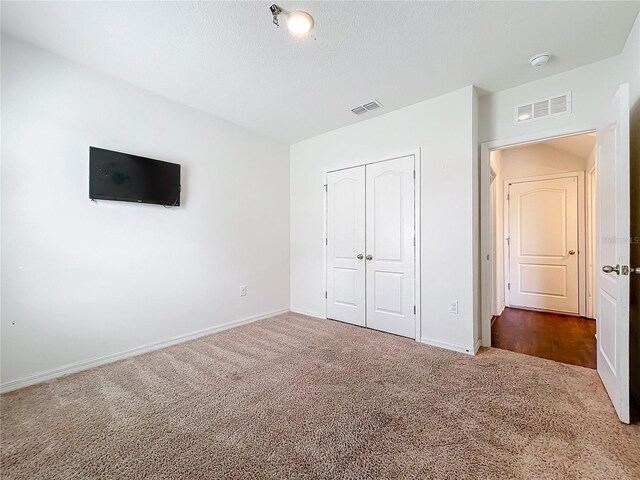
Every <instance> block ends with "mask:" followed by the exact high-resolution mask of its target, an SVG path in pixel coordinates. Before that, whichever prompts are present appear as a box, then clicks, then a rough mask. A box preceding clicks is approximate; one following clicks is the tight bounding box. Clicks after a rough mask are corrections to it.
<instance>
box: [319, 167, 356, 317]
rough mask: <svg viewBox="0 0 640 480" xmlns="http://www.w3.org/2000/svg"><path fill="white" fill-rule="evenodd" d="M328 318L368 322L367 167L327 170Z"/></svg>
mask: <svg viewBox="0 0 640 480" xmlns="http://www.w3.org/2000/svg"><path fill="white" fill-rule="evenodd" d="M326 243H327V318H331V319H333V320H340V321H342V322H347V323H351V324H354V325H360V326H365V260H364V255H365V167H364V166H361V167H355V168H349V169H345V170H339V171H336V172H330V173H328V174H327V239H326Z"/></svg>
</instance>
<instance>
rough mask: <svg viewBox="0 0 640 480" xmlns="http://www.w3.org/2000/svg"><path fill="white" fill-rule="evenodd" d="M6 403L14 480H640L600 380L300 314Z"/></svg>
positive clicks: (8, 469) (639, 451) (634, 439)
mask: <svg viewBox="0 0 640 480" xmlns="http://www.w3.org/2000/svg"><path fill="white" fill-rule="evenodd" d="M1 402H2V404H1V408H2V440H1V447H2V456H1V464H0V466H1V468H2V470H1V471H2V478H3V479H7V480H8V479H35V478H43V479H44V478H46V479H60V478H65V479H70V478H74V479H76V478H77V479H93V478H105V479H107V478H108V479H138V478H149V479H163V478H189V479H218V478H234V479H235V478H246V479H260V478H278V479H282V478H308V479H312V478H323V479H329V478H350V479H355V478H363V479H364V478H394V479H404V478H416V479H432V478H451V479H464V478H490V479H500V478H505V479H506V478H518V479H546V478H558V479H560V478H561V479H588V478H594V479H614V478H615V479H618V480H621V479H627V478H640V426H638V425H631V426H628V425H623V424H621V423H619V422H618V420H617V417H616V415H615V413H614V411H613V408H612V407H611V405H610V403H609V400H608V398H607V396H606V394H605V392H604V389H603V387H602V384H601V383H600V380H599V379H598V376H597V373H596V372H595V371H594V370H590V369H587V368H581V367H574V366H569V365H563V364H560V363H554V362H552V361H549V360H543V359H540V358H535V357H530V356H525V355H521V354H517V353H512V352H507V351H504V350H496V349H484V350H482V351H481V352H480V353H479V354H478V355H477V356H476V357H470V356H467V355H463V354H459V353H454V352H449V351H446V350H441V349H438V348H434V347H429V346H425V345H422V344H419V343H417V342H415V341H413V340H410V339H404V338H400V337H396V336H393V335H388V334H384V333H379V332H375V331H372V330H366V329H362V328H358V327H353V326H350V325H345V324H341V323H338V322H332V321H328V320H317V319H313V318H309V317H304V316H302V315H296V314H286V315H280V316H278V317H274V318H271V319H267V320H263V321H260V322H256V323H253V324H251V325H247V326H243V327H239V328H236V329H232V330H227V331H225V332H221V333H218V334H214V335H210V336H208V337H203V338H201V339H198V340H194V341H191V342H188V343H183V344H181V345H177V346H173V347H170V348H166V349H163V350H159V351H156V352H152V353H148V354H145V355H142V356H138V357H135V358H131V359H128V360H123V361H120V362H117V363H114V364H111V365H107V366H104V367H100V368H95V369H93V370H88V371H85V372H81V373H78V374H75V375H71V376H68V377H65V378H62V379H58V380H54V381H51V382H48V383H44V384H40V385H36V386H33V387H29V388H25V389H22V390H19V391H15V392H11V393H8V394H5V395H3V396H2V398H1Z"/></svg>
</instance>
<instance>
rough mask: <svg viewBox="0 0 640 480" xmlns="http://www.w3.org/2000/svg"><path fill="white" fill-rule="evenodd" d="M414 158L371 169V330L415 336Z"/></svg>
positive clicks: (368, 214)
mask: <svg viewBox="0 0 640 480" xmlns="http://www.w3.org/2000/svg"><path fill="white" fill-rule="evenodd" d="M413 170H414V157H413V156H409V157H402V158H398V159H395V160H389V161H386V162H380V163H374V164H370V165H367V175H366V176H367V188H366V197H367V200H366V219H367V220H366V224H367V226H366V230H367V236H366V239H367V261H366V264H367V266H366V269H367V270H366V278H367V281H366V286H367V317H366V322H367V326H368V327H370V328H374V329H376V330H383V331H385V332H390V333H395V334H396V335H403V336H406V337H412V338H413V337H414V336H415V314H414V305H415V301H414V299H415V292H414V288H415V271H414V270H415V267H414V265H415V257H414V256H415V249H414V231H415V228H414V178H413Z"/></svg>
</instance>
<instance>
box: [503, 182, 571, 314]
mask: <svg viewBox="0 0 640 480" xmlns="http://www.w3.org/2000/svg"><path fill="white" fill-rule="evenodd" d="M509 256H510V257H509V283H510V285H509V289H508V294H509V305H510V306H511V307H523V308H534V309H542V310H552V311H556V312H566V313H572V314H577V313H578V178H577V177H575V176H571V177H564V178H554V179H549V180H536V181H530V182H522V183H513V184H510V185H509Z"/></svg>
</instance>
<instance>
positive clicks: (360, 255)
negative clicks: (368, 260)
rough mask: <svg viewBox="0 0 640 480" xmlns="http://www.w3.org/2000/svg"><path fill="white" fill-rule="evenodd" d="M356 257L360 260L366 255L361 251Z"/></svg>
mask: <svg viewBox="0 0 640 480" xmlns="http://www.w3.org/2000/svg"><path fill="white" fill-rule="evenodd" d="M356 258H357V259H358V260H362V259H363V258H364V255H362V254H361V253H359V254H358V255H357V256H356Z"/></svg>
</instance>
